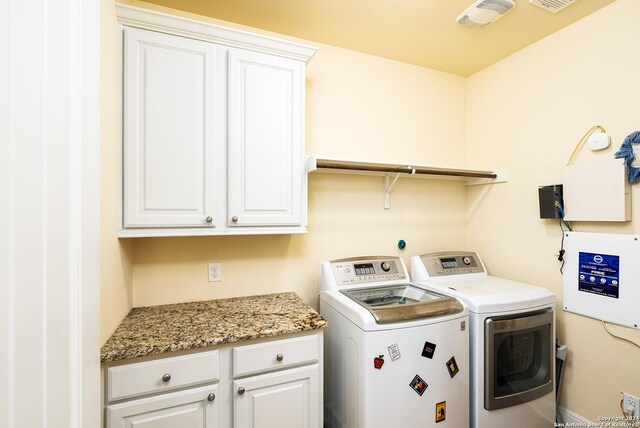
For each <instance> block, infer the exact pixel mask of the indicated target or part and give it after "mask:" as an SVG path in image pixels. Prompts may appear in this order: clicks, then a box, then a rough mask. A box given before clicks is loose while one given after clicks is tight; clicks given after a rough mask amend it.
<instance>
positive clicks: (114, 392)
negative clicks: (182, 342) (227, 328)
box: [107, 350, 220, 402]
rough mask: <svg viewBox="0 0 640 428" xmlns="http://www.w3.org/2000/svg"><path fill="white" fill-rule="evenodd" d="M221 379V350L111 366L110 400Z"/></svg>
mask: <svg viewBox="0 0 640 428" xmlns="http://www.w3.org/2000/svg"><path fill="white" fill-rule="evenodd" d="M219 379H220V356H219V351H217V350H216V351H210V352H201V353H197V354H189V355H181V356H179V357H171V358H162V359H159V360H153V361H144V362H141V363H134V364H126V365H122V366H115V367H109V368H108V369H107V401H108V402H112V401H116V400H122V399H125V398H132V397H137V396H141V395H145V394H151V393H157V392H164V391H170V390H173V389H177V388H184V387H188V386H191V385H198V384H202V383H205V382H215V381H218V380H219Z"/></svg>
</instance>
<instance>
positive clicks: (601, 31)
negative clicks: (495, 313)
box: [467, 0, 640, 422]
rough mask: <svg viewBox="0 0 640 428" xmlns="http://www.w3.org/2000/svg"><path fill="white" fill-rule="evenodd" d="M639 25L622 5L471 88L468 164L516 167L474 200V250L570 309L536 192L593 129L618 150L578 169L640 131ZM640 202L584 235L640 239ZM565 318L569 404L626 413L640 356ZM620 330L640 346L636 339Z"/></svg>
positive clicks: (634, 9) (637, 381) (561, 327)
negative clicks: (625, 216)
mask: <svg viewBox="0 0 640 428" xmlns="http://www.w3.org/2000/svg"><path fill="white" fill-rule="evenodd" d="M638 16H640V2H638V1H637V0H618V1H617V2H614V3H613V4H611V5H610V6H607V7H605V8H604V9H602V10H601V11H598V12H596V13H594V14H593V15H590V16H588V17H586V18H584V19H583V20H581V21H579V22H577V23H575V24H573V25H571V26H570V27H567V28H566V29H564V30H562V31H559V32H557V33H555V34H553V35H551V36H549V37H548V38H546V39H544V40H542V41H540V42H538V43H536V44H534V45H531V46H529V47H528V48H526V49H523V50H521V51H519V52H518V53H516V54H514V55H512V56H510V57H509V58H507V59H505V60H503V61H501V62H499V63H497V64H495V65H493V66H491V67H489V68H488V69H485V70H484V71H482V72H479V73H477V74H475V75H474V76H472V77H470V78H469V79H468V110H467V118H468V119H467V158H468V160H469V162H472V163H473V164H474V165H478V166H480V165H483V166H488V167H493V168H501V169H502V168H504V169H507V170H508V171H509V175H510V179H509V182H508V183H506V184H499V185H495V186H490V187H484V188H472V189H471V190H470V191H469V193H468V201H467V204H468V212H467V216H468V223H467V247H468V248H470V249H474V250H476V251H478V252H479V253H480V254H481V255H482V257H483V259H484V261H485V263H486V264H487V265H488V267H489V268H490V272H491V273H492V274H495V275H499V276H505V277H507V278H511V279H515V280H523V281H529V282H533V283H537V284H541V285H543V286H545V287H547V288H549V289H551V290H552V291H554V292H555V293H556V295H557V296H558V299H559V303H558V306H559V308H561V307H562V302H561V299H562V276H561V275H560V272H559V267H560V266H559V262H558V261H557V260H556V258H555V257H556V254H557V252H558V249H559V246H560V237H561V236H560V229H559V226H558V224H557V222H555V221H551V220H540V219H539V216H538V201H537V187H538V185H547V184H555V183H562V167H563V166H564V165H565V164H566V162H567V160H568V158H569V156H570V154H571V152H572V150H573V148H574V146H575V144H576V143H577V141H578V140H579V139H580V137H581V136H582V135H583V134H584V133H585V132H586V131H587V130H588V129H589V128H590V127H591V126H592V125H595V124H601V125H603V126H604V127H605V128H606V129H607V131H609V133H610V134H611V136H612V138H613V144H612V146H613V147H612V148H610V149H609V150H607V151H606V152H605V153H598V152H595V153H593V152H591V151H590V150H589V149H588V148H586V147H585V148H584V149H583V150H582V151H581V152H580V154H579V156H578V159H577V163H580V162H597V161H598V160H602V159H609V158H611V157H612V156H613V152H614V151H615V150H616V149H617V148H618V147H619V146H620V144H621V143H622V140H623V139H624V137H625V136H626V135H628V134H630V133H631V132H633V131H636V130H638V129H640V104H639V103H638V99H640V57H638V54H637V52H638V41H639V40H640V27H639V26H638V25H637V22H636V18H637V17H638ZM633 193H634V195H633V200H634V201H635V202H634V204H633V205H634V206H633V212H634V214H633V221H632V222H630V223H622V224H612V223H600V224H587V223H579V224H578V225H577V228H578V230H580V231H591V232H613V233H640V228H639V227H638V222H639V221H640V201H639V197H640V194H638V188H637V186H634V188H633ZM633 286H639V284H633ZM557 320H558V327H557V333H558V337H559V338H560V339H561V340H562V341H563V342H564V343H567V344H568V345H569V349H570V355H569V362H568V368H567V372H566V377H565V384H564V387H563V392H562V402H561V404H562V405H563V406H564V407H566V408H568V409H570V410H572V411H574V412H577V413H578V414H581V415H582V416H584V417H587V418H589V419H590V420H592V421H595V422H597V417H598V416H619V415H621V413H620V408H619V402H620V399H621V396H620V391H627V392H630V393H635V394H636V395H639V394H640V358H639V357H640V353H639V350H638V348H635V347H633V346H632V345H630V344H628V343H625V342H623V341H620V340H618V339H615V338H612V337H611V336H609V335H608V334H607V333H606V332H605V331H604V329H603V328H602V326H601V324H600V322H599V321H596V320H593V319H590V318H586V317H582V316H579V315H575V314H571V313H563V312H562V310H561V309H560V310H559V311H558V312H557ZM612 330H615V331H616V332H618V333H622V334H623V335H625V336H627V337H630V338H632V339H634V340H636V341H638V342H640V333H639V332H637V331H634V330H631V329H626V328H622V327H612Z"/></svg>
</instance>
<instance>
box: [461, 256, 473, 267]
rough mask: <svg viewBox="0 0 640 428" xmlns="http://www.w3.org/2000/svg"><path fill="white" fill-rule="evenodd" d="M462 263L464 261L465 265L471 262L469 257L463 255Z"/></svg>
mask: <svg viewBox="0 0 640 428" xmlns="http://www.w3.org/2000/svg"><path fill="white" fill-rule="evenodd" d="M462 263H464V264H465V265H467V266H468V265H470V264H471V258H469V257H463V258H462Z"/></svg>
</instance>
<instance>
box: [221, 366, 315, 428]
mask: <svg viewBox="0 0 640 428" xmlns="http://www.w3.org/2000/svg"><path fill="white" fill-rule="evenodd" d="M319 379H320V369H319V367H318V364H314V365H312V366H309V367H302V368H299V369H290V370H285V371H282V372H276V373H269V374H265V375H261V376H252V377H248V378H246V379H242V380H237V381H234V382H233V386H234V388H233V389H234V392H235V394H236V397H235V399H234V410H235V412H234V421H235V423H234V427H235V428H273V427H278V428H319V426H320V415H319V411H320V405H319V403H320V396H319V391H320V389H319V385H320V383H319V382H320V381H319Z"/></svg>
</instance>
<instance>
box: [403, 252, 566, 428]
mask: <svg viewBox="0 0 640 428" xmlns="http://www.w3.org/2000/svg"><path fill="white" fill-rule="evenodd" d="M411 275H412V278H413V280H414V281H415V282H416V283H418V284H421V285H423V286H425V287H427V288H429V289H432V290H437V291H441V292H446V293H448V294H451V295H452V296H455V297H457V298H458V299H460V300H462V301H463V302H465V303H466V304H467V305H468V307H469V313H470V314H469V317H470V322H471V329H470V340H471V341H470V358H471V367H470V369H471V389H470V395H471V427H472V428H506V427H514V426H517V427H518V428H545V427H552V426H554V422H555V392H554V379H555V369H554V367H555V365H554V364H555V344H554V338H555V324H554V314H555V296H554V294H553V293H551V292H550V291H549V290H547V289H545V288H543V287H538V286H535V285H530V284H525V283H521V282H516V281H510V280H507V279H503V278H497V277H494V276H489V275H487V271H486V269H485V267H484V265H483V263H482V261H481V260H480V257H478V255H477V254H476V253H473V252H463V251H457V252H441V253H432V254H424V255H422V256H415V257H412V258H411Z"/></svg>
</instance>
